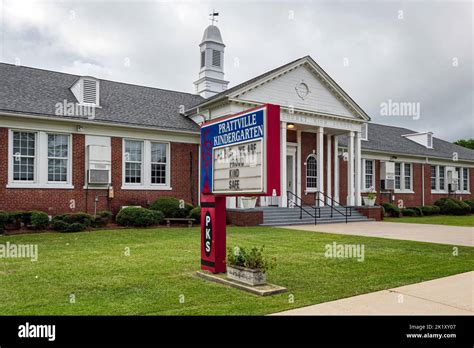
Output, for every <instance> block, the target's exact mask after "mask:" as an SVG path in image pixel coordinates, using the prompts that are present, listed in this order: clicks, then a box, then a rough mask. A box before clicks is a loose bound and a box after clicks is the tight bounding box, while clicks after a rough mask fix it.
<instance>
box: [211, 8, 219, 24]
mask: <svg viewBox="0 0 474 348" xmlns="http://www.w3.org/2000/svg"><path fill="white" fill-rule="evenodd" d="M218 15H219V12H216V10H215V9H212V13H209V16H211V17H210V18H209V20H210V21H211V23H212V25H214V22H218V20H217V19H215V18H214V17H217V16H218Z"/></svg>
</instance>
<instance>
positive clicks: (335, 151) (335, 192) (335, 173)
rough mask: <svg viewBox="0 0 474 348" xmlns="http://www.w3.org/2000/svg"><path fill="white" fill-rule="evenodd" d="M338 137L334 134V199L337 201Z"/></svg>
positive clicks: (338, 183)
mask: <svg viewBox="0 0 474 348" xmlns="http://www.w3.org/2000/svg"><path fill="white" fill-rule="evenodd" d="M339 181H340V180H339V137H338V136H337V135H335V136H334V200H335V201H336V202H339V185H340V182H339Z"/></svg>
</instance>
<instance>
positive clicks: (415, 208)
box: [405, 207, 423, 216]
mask: <svg viewBox="0 0 474 348" xmlns="http://www.w3.org/2000/svg"><path fill="white" fill-rule="evenodd" d="M405 209H410V210H413V211H414V212H415V215H414V216H423V211H422V210H421V208H420V207H406V208H405Z"/></svg>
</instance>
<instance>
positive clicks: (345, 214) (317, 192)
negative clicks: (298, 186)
mask: <svg viewBox="0 0 474 348" xmlns="http://www.w3.org/2000/svg"><path fill="white" fill-rule="evenodd" d="M320 195H323V197H326V198H327V199H330V200H331V204H330V205H329V206H330V207H331V217H333V214H334V213H333V211H334V210H335V211H336V212H338V213H339V214H341V215H342V216H344V217H345V218H346V224H347V218H348V217H349V216H352V207H350V206H347V205H342V204H341V203H339V202H338V201H336V200H335V199H334V198H332V197H330V196H328V195H327V194H325V193H324V192H321V191H316V192H315V193H314V199H315V202H316V203H317V205H318V206H319V202H322V203H324V204H326V202H325V201H324V200H323V199H321V198H320V197H319V196H320ZM334 203H336V204H337V205H338V206H340V207H343V208H344V209H345V213H343V212H342V211H340V210H339V209H338V208H336V207H334ZM347 210H349V214H348V213H347Z"/></svg>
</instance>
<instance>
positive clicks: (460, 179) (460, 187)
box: [455, 167, 471, 194]
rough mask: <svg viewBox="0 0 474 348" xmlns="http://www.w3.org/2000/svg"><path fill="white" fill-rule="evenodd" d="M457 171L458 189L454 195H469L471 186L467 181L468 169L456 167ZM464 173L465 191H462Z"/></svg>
mask: <svg viewBox="0 0 474 348" xmlns="http://www.w3.org/2000/svg"><path fill="white" fill-rule="evenodd" d="M456 169H459V171H458V173H459V178H458V189H457V190H456V192H455V193H459V194H471V186H470V182H469V181H470V180H469V168H468V167H456ZM464 172H466V173H467V180H466V181H467V190H465V189H464Z"/></svg>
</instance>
